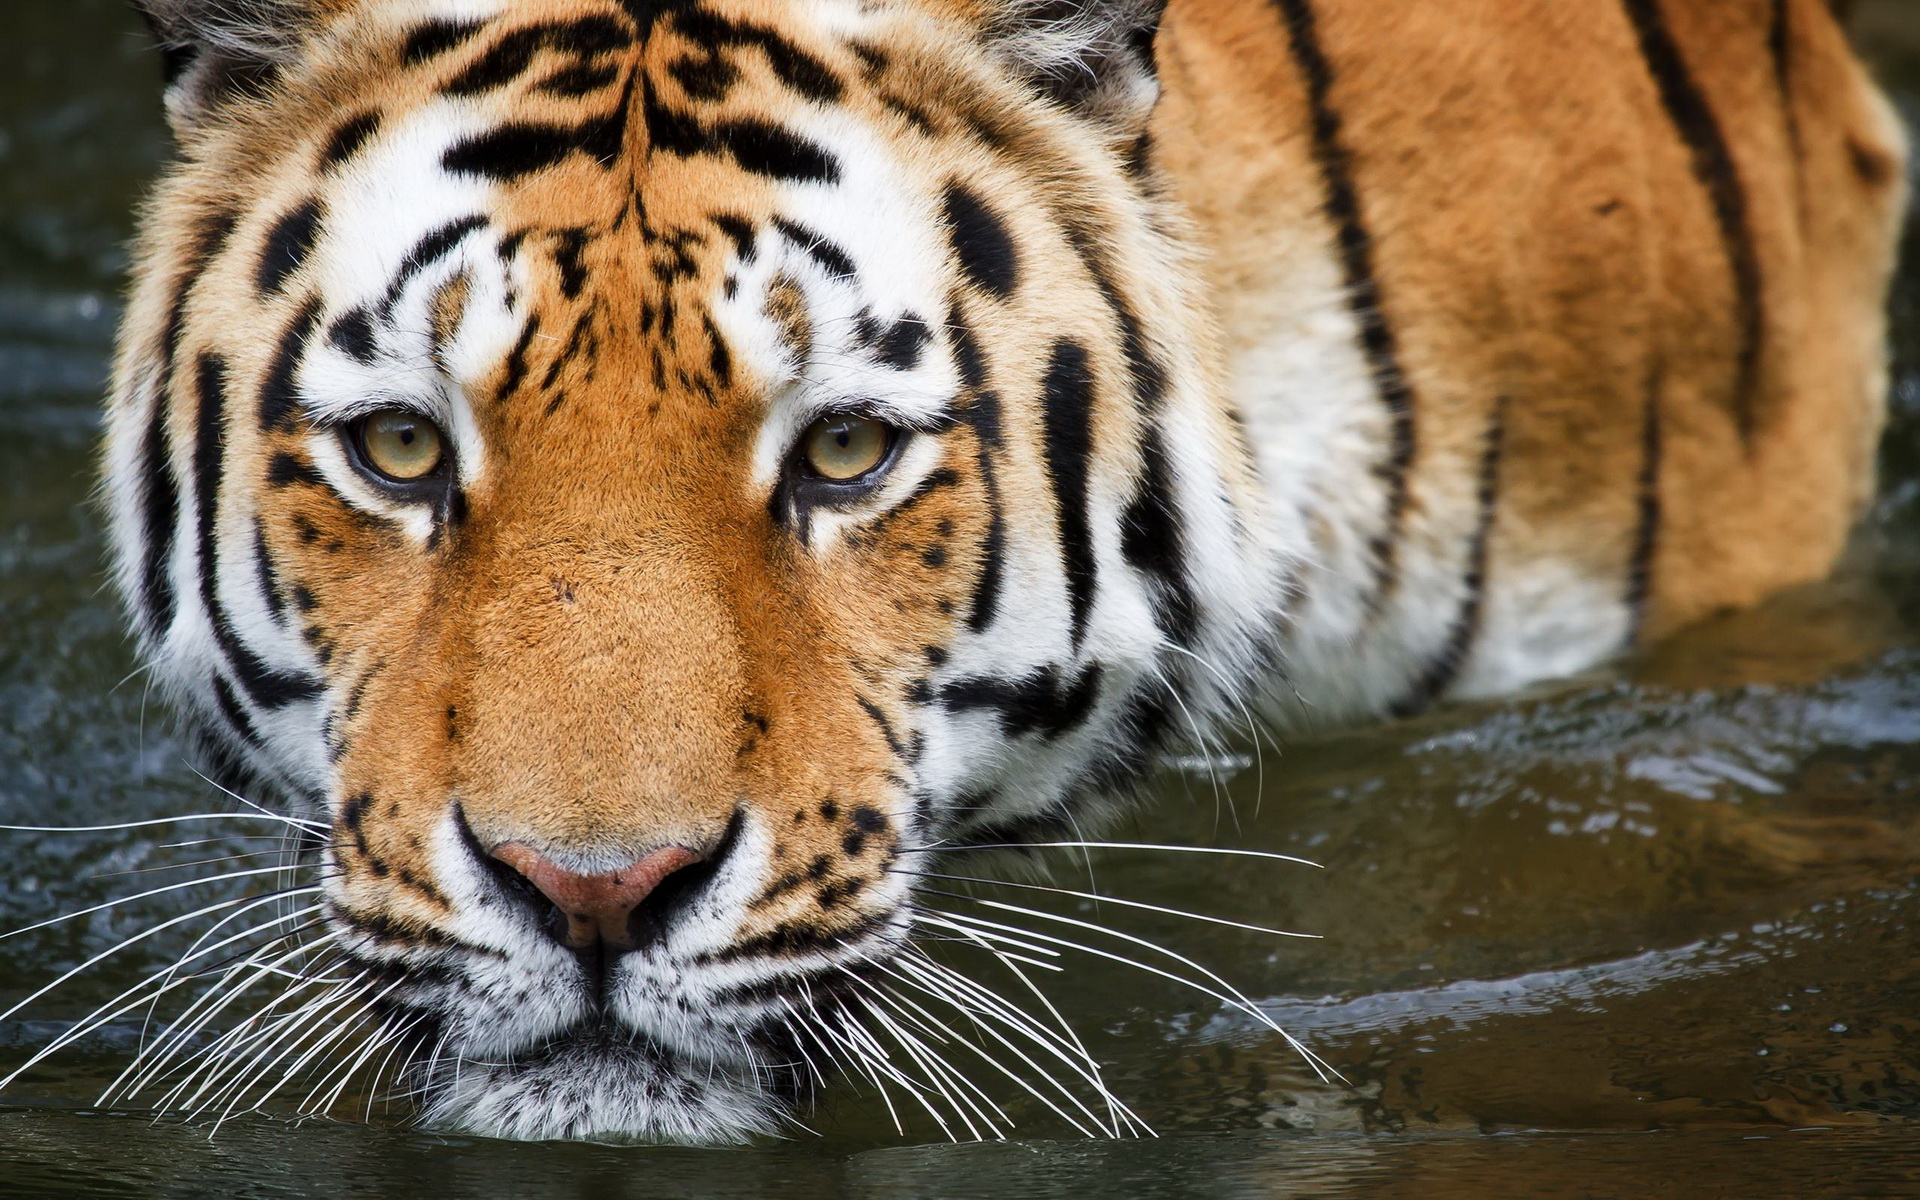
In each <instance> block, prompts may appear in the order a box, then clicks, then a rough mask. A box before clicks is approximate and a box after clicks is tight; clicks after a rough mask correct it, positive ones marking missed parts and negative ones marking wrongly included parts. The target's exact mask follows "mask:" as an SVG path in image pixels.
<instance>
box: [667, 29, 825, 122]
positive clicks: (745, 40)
mask: <svg viewBox="0 0 1920 1200" xmlns="http://www.w3.org/2000/svg"><path fill="white" fill-rule="evenodd" d="M674 28H675V29H676V30H678V31H679V32H680V33H681V34H683V35H684V36H685V37H686V38H687V40H689V41H691V42H694V43H695V44H697V45H700V46H703V47H708V48H709V50H710V51H711V50H718V49H721V48H729V49H731V48H735V47H739V48H758V49H759V50H760V51H761V52H762V53H764V54H765V55H766V56H767V63H768V65H769V66H771V67H772V68H773V73H774V75H775V77H776V78H778V79H779V80H780V82H781V83H783V84H785V85H786V86H788V87H790V88H792V89H793V90H794V91H796V92H798V93H799V94H800V95H802V96H804V97H806V98H807V99H809V100H816V101H819V102H821V103H823V104H826V103H832V102H833V101H835V100H838V99H839V98H840V95H841V93H842V92H843V91H844V90H845V89H844V85H842V84H841V82H840V80H839V78H838V77H837V76H835V75H834V73H833V71H832V70H830V69H829V68H828V67H827V65H826V64H825V63H823V62H821V61H820V60H819V59H817V58H815V57H814V56H813V55H811V54H808V53H807V52H806V51H804V50H802V49H800V48H799V47H798V46H796V45H794V44H793V43H792V42H790V41H788V40H787V39H786V38H784V37H782V36H780V35H779V34H778V33H776V32H774V31H773V30H771V29H768V28H765V27H764V26H760V25H753V24H749V23H747V22H745V21H735V20H730V19H728V18H726V17H722V16H720V15H719V14H717V13H715V12H712V11H711V10H708V9H702V8H692V7H688V8H683V9H681V10H679V11H678V12H676V13H675V14H674Z"/></svg>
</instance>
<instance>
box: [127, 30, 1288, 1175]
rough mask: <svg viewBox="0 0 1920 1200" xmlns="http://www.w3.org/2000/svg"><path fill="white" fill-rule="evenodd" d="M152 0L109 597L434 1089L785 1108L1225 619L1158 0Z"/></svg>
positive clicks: (663, 1132) (1200, 656)
mask: <svg viewBox="0 0 1920 1200" xmlns="http://www.w3.org/2000/svg"><path fill="white" fill-rule="evenodd" d="M143 6H144V7H145V8H146V9H147V10H148V12H149V15H150V16H151V18H152V20H153V22H154V24H155V27H156V29H157V31H158V34H159V37H160V39H161V40H162V42H163V44H164V45H165V46H166V47H167V49H168V62H169V67H170V71H171V78H170V84H169V88H168V94H167V106H168V113H169V118H170V121H171V123H172V125H173V127H174V131H175V134H176V138H177V141H178V146H179V160H178V162H177V163H176V164H175V165H174V166H173V167H172V169H171V170H170V171H169V172H168V174H167V176H166V178H165V179H164V181H163V182H162V183H161V185H160V186H159V189H158V193H157V195H156V197H155V199H154V200H153V202H152V203H151V205H150V206H149V208H148V210H147V213H146V217H145V222H144V228H143V231H142V234H141V236H140V241H139V247H138V253H137V271H136V289H135V295H134V298H133V300H132V303H131V307H130V310H129V312H128V315H127V317H126V320H125V325H124V330H123V337H122V346H121V353H120V359H119V364H118V371H117V379H116V387H115V395H114V399H113V402H112V406H111V412H110V417H109V422H108V447H107V454H108V470H107V480H108V488H107V493H108V502H109V507H110V511H111V518H112V520H111V525H112V534H113V543H114V549H115V554H116V560H117V567H118V579H119V583H120V585H121V588H122V589H123V592H124V594H125V596H126V597H127V599H128V602H129V604H130V607H131V609H132V611H133V614H134V618H135V622H136V625H137V628H138V630H139V632H140V635H141V638H142V641H143V645H144V648H145V652H146V654H147V656H148V657H149V658H150V659H151V660H152V661H153V662H154V663H155V665H156V667H157V670H158V673H159V675H160V677H162V678H164V679H165V680H166V681H167V684H168V686H169V687H170V688H171V690H172V691H173V693H174V694H175V697H176V701H177V705H178V707H179V708H180V709H181V711H182V712H183V713H185V714H186V715H187V718H188V720H189V722H190V724H191V725H192V726H193V727H195V729H196V730H197V731H198V732H199V733H200V734H202V735H203V740H204V744H205V745H206V746H207V747H208V749H209V753H210V757H211V761H213V762H214V763H216V764H217V767H218V769H219V771H220V776H219V777H220V778H221V779H222V781H224V782H228V783H230V784H231V785H232V786H233V787H235V788H236V789H238V790H242V791H245V792H246V793H247V794H248V795H250V796H253V795H259V794H261V793H262V792H263V791H267V792H271V793H273V794H275V795H277V796H279V797H282V798H283V799H284V801H285V802H286V803H289V804H291V805H292V806H294V808H295V810H296V811H304V812H307V813H309V814H311V815H313V816H314V817H315V818H317V820H318V821H320V822H323V823H324V827H325V834H324V837H323V839H322V840H323V841H324V846H323V848H322V849H321V851H320V853H321V856H322V860H321V877H322V880H323V883H322V888H323V891H322V895H321V898H320V903H321V904H322V905H323V909H324V912H323V917H324V922H325V936H326V937H327V938H328V939H330V940H331V943H332V945H333V946H334V947H335V949H336V950H337V952H338V954H339V956H340V957H341V958H342V959H343V960H344V961H345V962H346V963H347V964H348V966H347V967H346V968H342V969H337V970H336V974H339V973H341V971H342V970H344V971H345V972H346V973H347V974H353V975H354V977H355V978H359V979H363V980H364V981H365V988H366V989H367V995H368V996H376V995H377V998H378V1002H377V1004H373V1003H372V1001H369V1006H370V1007H369V1011H373V1012H376V1013H377V1014H380V1015H382V1016H383V1017H385V1018H386V1019H388V1020H390V1021H392V1022H393V1028H395V1029H399V1028H402V1027H404V1028H405V1029H406V1030H408V1031H409V1033H408V1035H409V1036H410V1037H411V1038H412V1039H413V1040H414V1042H415V1043H417V1044H418V1046H420V1047H422V1048H424V1049H425V1050H426V1051H430V1052H423V1053H420V1054H417V1055H414V1056H413V1057H412V1058H411V1059H410V1060H409V1061H411V1062H412V1067H411V1074H410V1075H409V1077H408V1083H409V1086H410V1090H412V1091H414V1092H415V1093H416V1094H418V1095H419V1096H420V1097H421V1098H422V1103H423V1105H424V1108H425V1111H426V1114H427V1116H428V1117H429V1118H430V1119H432V1120H434V1121H437V1122H439V1123H442V1124H445V1125H449V1126H455V1127H463V1128H467V1129H471V1130H476V1131H480V1132H485V1133H493V1134H500V1135H506V1136H523V1137H547V1136H586V1135H605V1134H624V1135H632V1136H638V1137H646V1138H663V1139H682V1140H721V1139H729V1138H739V1137H743V1136H747V1135H749V1134H752V1133H754V1132H756V1131H764V1130H769V1129H773V1128H775V1127H776V1126H778V1125H779V1123H780V1122H781V1120H782V1118H783V1115H784V1114H786V1113H787V1112H789V1111H790V1110H791V1108H792V1106H794V1105H796V1104H798V1103H802V1102H804V1101H805V1099H806V1098H807V1096H808V1095H809V1093H810V1091H811V1090H812V1089H813V1088H814V1087H815V1085H816V1084H817V1083H818V1082H819V1080H820V1079H821V1078H822V1077H823V1075H824V1072H825V1071H826V1070H827V1069H828V1068H827V1066H826V1064H827V1063H828V1062H830V1061H832V1060H834V1059H836V1058H842V1057H843V1056H841V1055H836V1054H835V1053H833V1048H834V1047H835V1046H836V1045H840V1046H842V1047H843V1048H844V1047H845V1046H846V1045H847V1044H848V1041H847V1040H848V1039H853V1038H855V1037H858V1036H864V1035H861V1034H858V1033H856V1032H854V1031H853V1029H852V1025H853V1023H857V1022H858V1021H859V1020H860V1019H861V1013H862V1011H863V1006H867V1005H869V1004H870V1003H871V1001H870V999H869V996H870V994H871V989H872V986H873V980H874V979H875V978H876V977H877V975H878V974H880V973H884V972H887V971H890V970H900V969H905V968H904V967H903V966H902V963H903V961H904V959H905V957H906V956H908V955H909V954H910V953H911V952H912V947H913V939H914V937H915V936H916V932H917V931H918V930H919V929H920V928H921V927H922V923H923V919H924V918H923V914H922V913H921V912H920V911H919V910H917V908H916V903H915V896H916V890H917V884H916V879H917V878H918V877H919V876H920V874H921V873H922V872H924V871H925V870H926V869H927V868H928V866H929V855H930V854H931V853H933V852H937V851H940V850H942V849H946V848H950V847H956V846H966V845H981V844H988V843H1002V842H1019V841H1023V840H1027V839H1029V838H1031V837H1032V836H1034V835H1035V834H1036V833H1037V832H1045V831H1049V830H1054V829H1060V828H1072V827H1076V823H1078V822H1084V821H1087V820H1092V819H1095V818H1097V817H1098V816H1099V815H1100V814H1101V813H1102V812H1103V811H1105V810H1107V809H1110V808H1111V807H1112V806H1113V805H1114V804H1115V803H1116V802H1117V799H1118V798H1120V797H1122V796H1124V795H1125V794H1126V792H1127V790H1128V788H1129V787H1130V785H1132V784H1134V783H1136V782H1138V781H1139V780H1140V779H1141V778H1142V777H1143V776H1144V775H1145V774H1146V773H1147V772H1148V770H1149V769H1150V768H1151V767H1152V765H1153V763H1154V760H1155V754H1156V751H1157V749H1158V748H1160V747H1162V746H1163V745H1165V744H1167V742H1168V740H1169V739H1171V738H1176V737H1179V736H1185V734H1184V733H1183V731H1187V732H1194V731H1200V730H1203V729H1204V728H1205V725H1206V723H1207V722H1208V721H1210V720H1211V719H1212V717H1213V716H1214V715H1215V714H1216V713H1218V712H1219V711H1220V710H1221V708H1222V705H1223V704H1224V703H1226V702H1227V701H1226V698H1227V697H1228V696H1229V695H1230V694H1231V693H1232V692H1233V691H1234V690H1236V689H1238V688H1239V687H1240V685H1241V684H1242V682H1243V680H1242V679H1241V678H1240V677H1239V676H1238V674H1237V673H1236V672H1237V671H1240V670H1245V669H1247V664H1251V663H1256V662H1258V661H1260V660H1261V658H1262V654H1263V652H1264V649H1263V648H1264V647H1265V646H1266V645H1268V643H1269V638H1270V636H1271V631H1272V629H1273V627H1274V625H1275V619H1274V610H1275V606H1276V605H1277V603H1278V600H1279V597H1280V595H1281V592H1282V591H1283V588H1282V587H1281V586H1280V584H1279V583H1278V582H1277V579H1276V576H1277V571H1276V569H1275V568H1274V566H1273V563H1274V561H1275V559H1276V555H1275V553H1274V552H1273V551H1272V549H1271V548H1270V547H1269V546H1267V544H1266V536H1267V535H1266V534H1265V533H1264V532H1263V527H1262V524H1261V521H1260V519H1259V516H1258V511H1257V503H1258V502H1257V498H1256V491H1255V488H1256V483H1255V481H1254V479H1253V476H1252V469H1251V467H1250V465H1249V458H1248V453H1247V450H1246V448H1245V446H1244V445H1243V442H1242V438H1241V435H1240V433H1239V431H1238V429H1237V427H1236V425H1235V423H1234V421H1233V419H1232V417H1231V415H1230V413H1229V411H1228V408H1227V405H1226V404H1225V402H1224V401H1223V399H1222V398H1221V392H1220V388H1219V387H1218V386H1217V384H1216V380H1215V378H1214V374H1213V372H1214V368H1213V366H1212V365H1211V358H1210V354H1211V351H1210V337H1211V334H1210V331H1209V325H1208V317H1207V315H1206V304H1205V297H1204V296H1202V295H1200V294H1199V292H1198V288H1197V285H1196V284H1195V283H1194V282H1193V275H1192V274H1191V272H1190V269H1189V266H1188V265H1187V263H1186V262H1185V260H1184V257H1183V252H1182V250H1181V247H1180V242H1179V238H1178V236H1177V235H1178V224H1177V221H1176V220H1175V218H1174V217H1172V216H1171V215H1169V214H1168V213H1167V212H1166V211H1165V210H1164V205H1163V203H1162V201H1161V200H1159V199H1157V198H1156V189H1155V187H1154V182H1153V170H1152V166H1151V158H1152V153H1151V146H1150V144H1149V143H1148V139H1147V137H1146V130H1147V118H1148V114H1149V112H1150V111H1151V109H1152V106H1153V101H1154V97H1155V94H1156V85H1155V79H1154V73H1153V54H1152V41H1153V35H1154V29H1155V25H1156V23H1157V20H1158V16H1159V13H1158V9H1159V4H1157V3H1153V2H1150V0H1044V2H1042V0H806V2H804V3H793V2H790V0H253V2H251V3H238V2H224V3H215V2H214V0H145V2H144V5H143ZM1229 664H1239V666H1238V667H1229ZM356 972H357V974H355V973H356Z"/></svg>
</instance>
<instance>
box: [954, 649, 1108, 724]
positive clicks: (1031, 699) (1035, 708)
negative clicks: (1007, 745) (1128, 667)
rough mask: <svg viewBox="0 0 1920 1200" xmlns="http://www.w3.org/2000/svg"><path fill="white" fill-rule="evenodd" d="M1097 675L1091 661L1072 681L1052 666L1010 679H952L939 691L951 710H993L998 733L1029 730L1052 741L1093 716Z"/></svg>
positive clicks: (1095, 667)
mask: <svg viewBox="0 0 1920 1200" xmlns="http://www.w3.org/2000/svg"><path fill="white" fill-rule="evenodd" d="M1101 674H1102V669H1101V666H1100V664H1099V663H1094V664H1092V665H1091V666H1089V667H1088V668H1087V669H1086V670H1084V671H1082V672H1080V674H1079V676H1078V677H1076V678H1074V679H1072V680H1068V679H1066V678H1065V677H1064V676H1063V675H1062V674H1061V672H1060V668H1058V667H1054V666H1048V667H1042V668H1040V669H1039V670H1037V671H1035V672H1033V673H1032V674H1031V675H1027V676H1025V677H1023V678H1020V679H1014V680H1005V679H991V678H987V677H984V676H980V677H974V678H969V679H956V680H954V681H953V682H952V683H949V684H947V685H946V686H945V687H942V688H941V689H940V702H941V703H942V704H944V705H946V706H947V708H948V709H949V710H951V711H953V712H973V711H979V710H982V709H985V710H990V711H992V712H994V713H995V714H996V715H997V716H998V717H999V719H1000V733H1001V736H1003V737H1009V738H1012V737H1018V736H1020V735H1021V734H1023V733H1032V734H1038V735H1039V736H1040V737H1042V738H1044V739H1046V740H1047V741H1052V740H1054V739H1056V738H1058V737H1060V736H1061V735H1062V734H1066V733H1070V732H1072V731H1073V730H1074V729H1077V728H1078V727H1079V726H1080V725H1081V724H1082V723H1083V722H1085V721H1086V719H1087V717H1088V716H1089V715H1091V714H1092V712H1093V706H1094V703H1095V702H1096V701H1097V700H1098V699H1099V698H1100V677H1101Z"/></svg>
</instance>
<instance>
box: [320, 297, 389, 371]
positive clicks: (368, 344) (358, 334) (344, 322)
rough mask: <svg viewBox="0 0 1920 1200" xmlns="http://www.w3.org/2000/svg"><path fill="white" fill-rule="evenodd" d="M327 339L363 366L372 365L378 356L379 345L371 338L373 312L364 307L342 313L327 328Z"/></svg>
mask: <svg viewBox="0 0 1920 1200" xmlns="http://www.w3.org/2000/svg"><path fill="white" fill-rule="evenodd" d="M327 340H328V341H329V342H332V343H333V344H334V347H335V348H336V349H338V350H340V351H341V352H342V353H344V354H345V355H347V356H348V357H349V358H351V359H353V360H354V361H355V362H357V363H360V364H362V365H364V366H369V367H370V366H372V365H373V363H374V360H375V359H376V358H377V357H378V356H379V350H380V348H379V345H378V344H377V343H376V342H375V341H374V340H373V314H371V313H369V312H368V311H367V310H366V309H365V308H355V309H351V310H349V311H347V312H346V313H344V314H342V315H341V317H340V318H339V320H337V321H335V322H334V323H333V327H332V328H331V329H330V330H328V332H327Z"/></svg>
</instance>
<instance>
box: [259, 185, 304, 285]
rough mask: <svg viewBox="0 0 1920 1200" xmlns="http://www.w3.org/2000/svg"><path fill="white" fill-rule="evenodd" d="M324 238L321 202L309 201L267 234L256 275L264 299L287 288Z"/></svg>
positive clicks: (274, 225)
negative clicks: (264, 296)
mask: <svg viewBox="0 0 1920 1200" xmlns="http://www.w3.org/2000/svg"><path fill="white" fill-rule="evenodd" d="M319 236H320V202H319V201H317V200H308V201H307V202H305V203H304V204H301V205H299V206H298V207H297V208H295V209H294V210H293V211H291V212H289V213H287V214H286V215H285V216H283V217H281V218H280V219H279V220H278V221H275V222H274V223H273V228H272V229H270V230H268V231H267V241H266V245H265V246H263V247H262V248H261V250H260V265H259V267H258V268H257V269H256V270H255V272H254V284H255V286H257V287H258V288H259V289H260V292H261V294H262V295H268V296H270V295H272V294H274V293H275V292H278V291H279V290H280V289H281V288H283V287H285V286H286V283H287V279H288V277H289V276H291V275H292V274H293V273H294V272H295V271H298V270H299V269H300V268H301V266H302V265H304V264H305V263H306V261H307V255H309V254H311V253H312V252H313V243H314V241H315V240H316V239H317V238H318V237H319Z"/></svg>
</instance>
